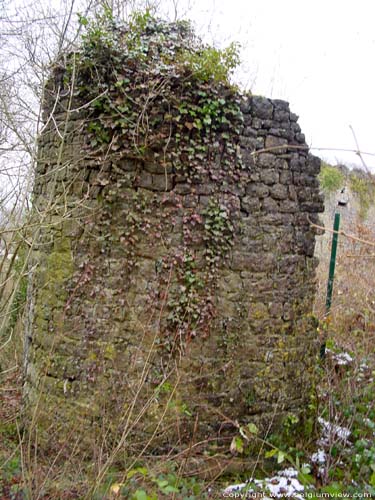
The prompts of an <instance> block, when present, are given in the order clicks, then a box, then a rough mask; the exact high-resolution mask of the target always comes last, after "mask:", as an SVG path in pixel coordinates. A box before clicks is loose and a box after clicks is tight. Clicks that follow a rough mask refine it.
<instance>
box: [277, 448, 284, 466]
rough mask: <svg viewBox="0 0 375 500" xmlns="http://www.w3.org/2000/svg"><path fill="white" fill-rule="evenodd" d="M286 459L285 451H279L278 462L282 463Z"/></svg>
mask: <svg viewBox="0 0 375 500" xmlns="http://www.w3.org/2000/svg"><path fill="white" fill-rule="evenodd" d="M284 460H285V453H284V452H283V451H281V450H279V452H278V453H277V463H278V464H282V463H283V462H284Z"/></svg>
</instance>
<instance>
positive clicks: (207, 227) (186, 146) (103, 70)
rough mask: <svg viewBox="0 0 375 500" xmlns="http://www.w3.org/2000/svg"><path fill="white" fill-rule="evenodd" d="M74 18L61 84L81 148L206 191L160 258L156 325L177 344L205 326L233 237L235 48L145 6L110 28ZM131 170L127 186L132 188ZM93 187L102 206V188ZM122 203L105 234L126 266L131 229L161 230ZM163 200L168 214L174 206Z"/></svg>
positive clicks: (109, 21)
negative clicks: (74, 112) (69, 93)
mask: <svg viewBox="0 0 375 500" xmlns="http://www.w3.org/2000/svg"><path fill="white" fill-rule="evenodd" d="M81 24H83V26H84V28H85V30H86V32H85V34H84V36H83V38H82V45H81V49H80V50H79V52H78V53H76V54H73V55H71V56H70V58H68V61H67V64H66V67H65V76H64V79H63V82H64V86H65V87H67V88H69V87H70V88H73V86H74V89H75V99H76V101H77V105H78V107H80V106H88V113H87V119H86V127H87V138H88V141H87V148H88V150H89V151H90V154H91V155H92V154H95V155H97V156H98V157H102V156H103V155H105V157H108V155H109V154H110V153H112V154H115V155H116V158H118V159H119V160H121V158H123V159H128V160H129V159H133V160H136V161H139V162H140V163H141V164H142V163H146V162H147V163H148V164H150V163H151V164H153V163H154V164H158V165H162V166H163V167H164V168H165V190H166V191H168V190H169V189H171V188H173V187H174V186H175V185H176V184H178V183H180V184H181V185H186V186H187V187H186V188H184V189H187V190H189V189H192V191H193V192H194V190H195V189H196V186H198V185H199V186H202V185H203V186H205V189H207V194H208V199H209V200H208V203H207V206H206V208H205V209H204V210H202V209H200V210H198V209H194V208H191V209H185V210H184V214H185V215H184V218H183V221H182V226H183V241H182V242H181V247H180V249H179V251H178V252H177V255H173V256H170V257H167V258H165V259H164V261H163V263H162V268H163V269H164V271H165V272H168V270H170V269H172V266H173V269H174V276H175V277H174V282H175V285H174V286H173V287H172V289H171V290H170V292H169V299H168V304H167V307H168V311H169V314H168V319H167V327H166V328H167V330H168V331H174V332H177V335H176V337H178V342H179V348H180V350H181V346H182V345H184V344H185V343H186V342H187V341H188V340H189V339H191V338H193V337H194V336H196V335H197V334H198V333H199V332H200V333H201V334H202V335H207V334H208V332H209V328H210V322H211V318H212V317H213V300H212V297H213V290H214V288H215V286H216V285H215V282H216V275H217V272H218V269H219V268H220V262H221V261H222V260H223V259H224V258H225V256H226V255H227V253H228V251H229V250H230V247H231V244H232V241H233V238H234V227H233V225H232V223H231V222H230V218H231V210H232V209H233V207H231V206H230V196H231V194H230V189H229V186H228V182H231V181H232V182H233V185H238V184H240V183H241V178H242V170H243V166H242V161H241V151H240V143H239V137H240V133H241V131H242V128H243V114H242V112H241V110H240V101H239V99H240V98H239V96H238V94H237V93H236V89H235V88H234V87H232V86H231V85H230V83H229V81H230V76H231V74H232V72H233V70H234V69H235V67H236V66H237V64H238V62H239V55H238V54H239V47H238V45H236V44H231V45H230V46H229V47H227V48H226V49H223V50H219V49H216V48H213V47H208V46H204V45H203V44H202V43H201V42H200V41H199V40H198V39H197V38H196V37H195V35H194V33H193V31H192V29H191V27H190V25H189V24H188V23H186V22H176V23H165V22H163V21H161V20H158V19H155V18H154V17H152V16H151V14H150V12H149V11H145V12H143V13H136V14H134V15H133V17H132V18H131V20H130V22H129V23H128V24H127V25H119V24H116V22H115V21H114V19H113V18H112V16H111V15H110V13H108V14H107V15H106V16H104V17H102V18H99V19H97V20H96V21H95V22H93V23H90V22H88V20H87V19H84V18H82V19H81ZM73 75H75V82H72V77H73ZM87 103H89V104H88V105H87ZM138 174H141V172H138V173H137V172H136V173H135V175H134V178H133V180H132V182H133V187H137V186H138V185H139V184H137V183H138V181H139V179H138V177H137V175H138ZM225 186H227V187H228V192H227V194H225V196H224V198H223V193H225ZM130 187H131V186H130ZM103 193H104V194H105V203H106V206H107V208H108V210H109V211H111V210H112V209H111V206H112V201H111V194H110V189H109V187H107V186H105V188H104V190H103ZM138 196H140V193H138ZM127 203H128V206H129V214H128V215H127V216H126V218H125V222H124V224H125V226H126V228H125V229H122V233H121V234H120V235H117V234H116V235H113V234H112V236H111V235H109V236H108V237H109V238H117V237H119V238H120V241H121V242H122V243H123V246H124V247H125V248H126V249H127V250H126V251H127V255H128V259H127V261H128V263H131V262H133V256H132V255H131V247H132V246H133V247H134V246H136V245H137V243H138V235H140V233H142V232H143V233H144V234H146V233H147V232H148V233H149V235H151V237H153V238H155V239H160V238H163V227H160V224H159V227H156V226H155V224H154V223H153V222H152V221H151V219H152V217H150V214H151V212H154V211H155V210H157V207H156V206H154V207H152V209H151V207H150V206H148V207H143V208H142V210H140V209H139V207H138V208H137V209H136V210H135V211H134V210H131V207H132V206H133V205H134V203H131V202H130V200H128V202H127ZM169 203H170V205H171V207H173V204H174V209H172V208H170V210H169V213H170V214H171V217H172V212H173V213H176V211H177V212H178V203H177V205H176V200H174V202H172V203H171V202H170V201H169ZM104 219H106V217H104ZM145 228H146V229H145ZM168 231H173V224H172V227H171V225H170V223H169V221H168V223H167V222H165V223H164V232H168ZM112 232H113V231H112ZM115 232H116V231H115ZM117 232H118V231H117ZM197 240H198V241H199V240H201V242H202V244H203V247H204V251H203V254H202V253H201V254H199V252H198V251H197ZM198 246H199V245H198ZM161 276H162V274H161ZM160 279H161V278H160ZM163 286H165V283H163ZM170 350H173V347H172V348H171V349H170Z"/></svg>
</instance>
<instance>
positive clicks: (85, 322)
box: [24, 25, 322, 455]
mask: <svg viewBox="0 0 375 500" xmlns="http://www.w3.org/2000/svg"><path fill="white" fill-rule="evenodd" d="M169 26H170V25H169ZM173 26H174V25H172V29H171V28H168V30H169V31H168V30H167V28H165V30H166V31H165V33H164V35H165V36H167V35H168V36H169V35H170V33H175V31H173V30H174V28H173ZM176 33H177V31H176ZM150 53H151V54H153V52H150ZM72 57H73V56H72ZM74 57H75V56H74ZM74 57H73V59H74ZM124 57H125V56H124ZM127 57H128V58H129V57H130V56H127ZM152 57H153V56H150V58H151V62H152ZM77 61H78V56H77ZM77 61H76V66H75V67H74V68H75V69H74V71H73V73H74V78H75V79H76V80H75V81H74V83H72V79H71V78H72V76H71V75H72V70H71V69H70V71H68V70H69V68H68V67H66V68H64V71H65V73H64V75H65V76H64V77H63V78H62V79H60V77H59V79H57V78H56V79H55V81H53V79H51V82H50V83H49V84H48V86H47V89H46V98H45V104H44V110H45V123H46V125H45V128H44V130H43V133H42V135H41V137H40V141H39V159H38V165H37V171H36V177H35V185H34V208H35V211H36V213H38V214H39V216H40V217H41V219H42V220H41V227H40V231H39V235H38V239H37V242H36V244H35V246H34V252H33V261H32V273H31V279H30V286H29V291H28V311H29V314H28V325H27V332H26V356H25V359H26V363H25V364H26V382H25V391H24V394H25V402H26V403H27V405H26V410H25V415H26V416H27V415H29V416H31V415H32V414H33V413H34V414H35V415H36V416H37V418H36V427H37V430H38V435H39V440H40V443H41V446H42V447H44V448H48V447H49V446H50V447H56V448H58V447H61V445H62V444H63V443H65V444H66V445H67V443H71V444H72V445H77V449H81V450H85V452H87V453H88V454H91V453H92V450H91V449H90V446H91V445H92V446H94V445H95V446H98V444H99V445H101V446H103V447H104V448H111V446H113V445H114V444H118V443H120V445H121V444H124V443H126V447H125V448H126V453H127V454H128V455H134V454H136V453H138V452H139V451H140V450H142V449H144V447H146V446H147V445H148V444H150V443H151V445H150V446H151V448H152V450H153V453H156V454H157V453H165V452H166V451H168V450H171V449H172V448H173V447H176V448H179V447H181V446H184V445H186V444H189V443H190V444H191V442H192V440H193V441H195V440H196V441H201V440H206V439H211V438H213V439H216V438H217V439H218V440H219V443H224V445H225V447H226V448H227V447H228V443H227V441H226V439H227V438H228V436H231V435H233V433H234V432H236V430H235V428H234V427H233V425H232V424H231V423H230V421H231V420H232V421H235V420H236V421H238V422H240V423H248V422H254V421H255V422H258V423H259V424H260V425H263V424H264V425H268V424H269V422H270V421H271V420H274V422H275V423H277V422H280V421H281V420H282V418H283V417H285V416H287V415H288V412H293V413H296V414H298V413H300V412H302V411H303V409H304V406H305V405H306V402H307V401H308V398H309V389H310V387H311V385H312V383H313V371H314V363H315V356H316V354H317V351H318V344H317V338H316V331H315V328H314V325H313V322H312V320H311V319H310V316H309V315H310V312H311V310H312V301H313V295H314V274H315V267H316V261H315V259H314V257H313V253H314V243H315V234H314V232H313V230H312V228H311V227H310V224H309V221H312V222H317V213H318V212H320V211H321V210H322V201H321V198H320V195H319V184H318V181H317V174H318V172H319V168H320V161H319V159H317V158H315V157H313V156H311V155H310V154H309V153H308V148H307V146H306V144H305V140H304V136H303V134H301V131H300V127H299V126H298V124H297V116H296V115H294V114H293V113H290V111H289V107H288V104H287V103H286V102H284V101H280V100H269V99H266V98H263V97H253V96H241V95H239V94H238V93H237V92H236V91H234V90H233V89H231V88H230V87H229V86H228V85H226V84H213V83H212V82H207V81H199V80H196V79H195V78H194V76H193V75H188V76H189V77H186V75H185V77H184V78H182V76H181V75H176V74H174V73H173V72H171V69H170V68H167V69H166V70H164V73H162V74H161V75H160V74H154V73H153V72H152V71H151V70H150V68H153V66H152V65H150V66H149V67H148V69H147V71H146V69H145V68H143V67H142V66H137V64H136V63H135V62H134V64H130V63H129V60H127V64H126V65H125V64H124V65H122V66H119V67H118V68H117V77H116V78H117V80H116V81H117V82H122V83H119V84H118V85H117V86H116V85H115V84H113V82H111V80H110V79H111V76H108V75H107V74H106V73H104V72H103V74H100V78H101V79H102V80H101V81H103V82H107V84H108V85H107V88H105V87H102V88H103V89H104V91H105V92H104V94H103V96H102V97H100V98H99V99H97V100H94V101H93V102H92V99H93V95H92V88H93V86H94V84H95V85H96V84H97V80H95V78H97V74H94V73H93V72H92V71H91V72H90V71H87V67H86V66H85V65H84V64H83V63H81V62H77ZM100 64H102V65H104V66H105V64H106V63H100ZM100 64H99V63H98V67H99V69H100V68H102V65H100ZM150 64H151V63H150ZM104 66H103V67H104ZM146 74H147V77H146V76H145V75H146ZM66 75H68V76H69V78H70V79H68V78H66ZM58 80H59V81H58ZM61 82H63V85H64V87H61ZM108 82H109V83H108ZM96 95H99V94H96ZM87 103H89V104H87ZM111 106H112V107H111ZM114 110H115V111H114ZM129 110H130V111H129ZM129 113H133V115H131V114H129ZM114 115H115V116H116V120H117V121H113V116H114ZM129 117H130V118H129ZM131 117H133V118H131ZM134 117H136V118H134ZM77 431H79V432H77ZM75 440H76V441H75Z"/></svg>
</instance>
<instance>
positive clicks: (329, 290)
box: [326, 212, 340, 314]
mask: <svg viewBox="0 0 375 500" xmlns="http://www.w3.org/2000/svg"><path fill="white" fill-rule="evenodd" d="M339 228H340V214H339V213H337V212H336V213H335V220H334V222H333V236H332V246H331V260H330V263H329V275H328V283H327V299H326V314H328V313H329V311H330V309H331V303H332V291H333V280H334V278H335V266H336V254H337V242H338V239H339Z"/></svg>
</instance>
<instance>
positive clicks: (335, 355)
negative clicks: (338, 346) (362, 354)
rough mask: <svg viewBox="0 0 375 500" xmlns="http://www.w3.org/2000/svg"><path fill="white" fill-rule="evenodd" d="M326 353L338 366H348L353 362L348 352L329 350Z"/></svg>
mask: <svg viewBox="0 0 375 500" xmlns="http://www.w3.org/2000/svg"><path fill="white" fill-rule="evenodd" d="M326 353H328V354H329V355H330V357H331V358H332V359H333V361H335V362H336V364H338V365H340V366H344V365H349V364H350V363H352V362H353V361H354V359H353V358H352V356H351V355H350V354H349V353H348V352H334V351H332V350H331V349H326Z"/></svg>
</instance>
